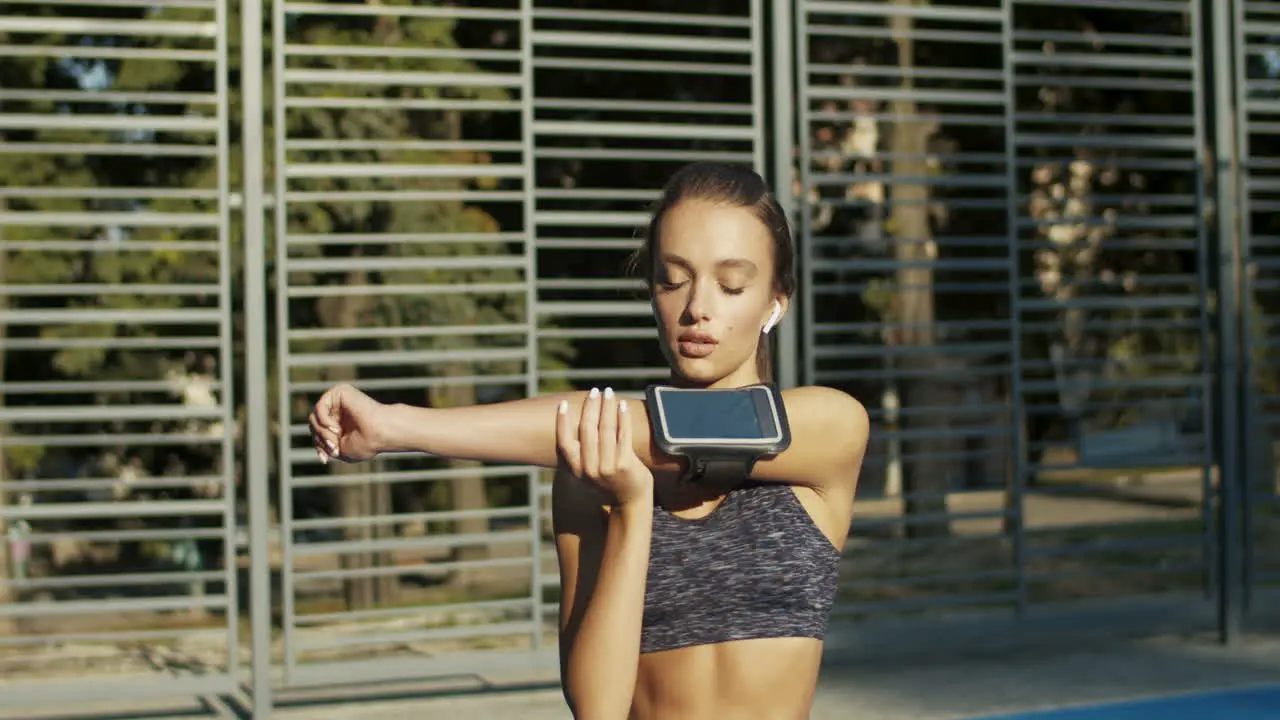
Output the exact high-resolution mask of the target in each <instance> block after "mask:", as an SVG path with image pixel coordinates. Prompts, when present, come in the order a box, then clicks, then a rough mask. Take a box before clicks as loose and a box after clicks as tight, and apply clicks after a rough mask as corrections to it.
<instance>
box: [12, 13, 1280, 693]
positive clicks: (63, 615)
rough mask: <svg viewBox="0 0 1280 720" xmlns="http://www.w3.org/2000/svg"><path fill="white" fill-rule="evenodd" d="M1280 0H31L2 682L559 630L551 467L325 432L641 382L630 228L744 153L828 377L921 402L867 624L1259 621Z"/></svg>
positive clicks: (392, 649) (468, 654)
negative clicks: (356, 390) (327, 437)
mask: <svg viewBox="0 0 1280 720" xmlns="http://www.w3.org/2000/svg"><path fill="white" fill-rule="evenodd" d="M633 5H634V7H632V6H633ZM1278 19H1280V3H1272V2H1243V1H1239V2H1232V3H1222V2H1218V3H1217V4H1215V3H1213V2H1210V1H1209V0H1205V2H1200V1H1199V0H1088V1H1087V2H1085V1H1084V0H985V1H981V2H973V1H972V0H971V1H969V2H964V3H960V2H940V1H937V0H935V1H934V2H930V3H915V2H894V1H883V2H855V1H825V0H823V1H805V0H797V1H796V2H792V3H782V2H777V3H774V2H765V1H764V0H752V2H750V3H747V4H742V3H729V2H719V1H718V0H702V1H701V2H693V3H679V4H677V3H654V2H647V3H639V2H637V3H626V2H613V3H608V4H605V3H585V2H573V3H569V2H560V3H554V4H553V3H549V2H542V1H541V0H539V1H536V2H535V1H534V0H507V1H505V2H496V1H495V2H485V3H462V4H459V5H456V6H438V5H423V4H420V3H414V2H382V3H378V4H364V3H324V2H290V1H286V0H275V1H274V2H271V1H270V0H243V2H240V3H232V2H231V1H230V0H165V1H162V0H110V2H104V0H40V2H34V0H31V1H28V0H7V1H6V2H3V3H0V177H3V178H4V180H3V186H0V298H3V299H4V304H3V305H0V326H3V329H4V332H5V345H4V354H3V358H4V359H3V363H4V365H3V374H2V375H0V397H2V398H3V403H2V404H0V448H2V449H3V451H4V452H5V455H4V458H3V462H0V473H4V474H3V475H2V476H0V519H2V520H3V521H4V527H5V530H6V538H7V541H8V542H7V544H6V552H7V554H6V555H4V560H5V562H4V563H3V567H4V569H5V572H4V573H0V588H2V589H3V591H2V592H0V628H3V630H4V632H0V668H3V669H4V672H3V673H2V674H5V675H12V677H14V678H16V681H15V682H12V683H6V684H5V685H4V686H3V690H2V691H0V705H27V704H34V703H37V702H45V701H47V699H48V698H50V697H62V696H65V697H75V698H76V699H77V702H80V703H83V702H86V701H89V700H91V699H93V698H137V697H139V696H145V695H158V696H175V697H177V696H205V695H221V694H229V693H232V692H234V690H235V688H236V687H237V685H238V684H239V683H240V682H241V681H242V679H243V677H242V675H243V673H242V670H244V669H245V668H246V667H247V666H248V665H249V664H250V662H251V663H252V666H253V674H252V678H251V683H250V684H251V686H252V687H253V688H254V693H255V696H256V699H257V700H260V701H261V702H259V703H258V705H259V707H258V708H257V710H256V712H255V714H256V716H258V717H266V715H267V713H269V711H270V706H271V701H270V690H271V689H272V688H299V687H306V686H317V685H332V684H335V683H359V682H365V681H381V680H390V679H406V678H419V677H426V676H432V675H440V674H451V675H457V674H460V673H467V672H482V671H491V670H493V669H494V668H498V667H504V666H505V667H525V666H528V665H530V664H535V665H537V664H546V665H548V666H550V665H553V664H554V659H555V650H554V648H555V640H554V639H555V615H556V609H557V605H556V599H557V597H558V582H557V578H556V569H555V562H554V552H553V548H552V545H551V539H550V536H549V531H548V529H549V514H548V512H547V507H548V506H547V498H548V490H549V484H548V482H547V480H548V479H547V478H546V477H544V474H543V473H542V472H540V471H537V470H535V469H531V468H511V467H483V466H477V465H475V464H470V463H457V462H448V461H444V460H441V459H437V458H423V457H403V456H391V457H387V458H382V459H379V461H378V462H376V463H371V464H369V465H367V466H341V465H340V466H337V467H335V466H332V465H328V466H322V465H321V464H320V463H319V462H318V459H317V458H316V456H315V454H314V453H313V452H312V451H311V450H310V444H309V442H308V441H307V438H306V430H305V425H304V419H305V417H306V412H307V409H308V407H309V405H310V404H311V403H312V402H313V401H314V399H315V397H316V396H317V395H318V394H319V393H320V392H321V391H322V390H323V389H324V388H325V387H328V386H329V385H331V384H332V383H334V382H336V381H339V380H353V381H356V382H358V383H359V384H360V385H361V386H362V387H363V388H365V389H367V390H369V391H370V392H371V393H373V394H375V395H377V396H378V397H380V398H382V399H386V400H390V401H395V400H404V401H410V402H418V403H422V402H430V403H431V404H433V405H456V404H469V403H476V402H493V401H499V400H504V399H510V398H517V397H525V396H529V395H533V394H537V393H540V392H549V391H556V390H560V389H565V388H571V387H579V388H581V387H589V386H592V385H602V384H609V385H612V386H614V387H615V388H619V389H620V390H622V391H624V392H636V391H638V390H640V389H641V388H642V387H643V385H644V383H646V382H649V381H651V380H653V379H655V378H657V377H660V376H661V373H662V363H661V356H660V355H659V354H658V353H657V349H656V347H654V344H653V342H652V329H651V325H650V322H651V321H650V315H649V309H648V305H647V303H645V302H644V301H643V300H640V299H639V297H638V295H637V294H633V293H632V292H631V288H634V289H635V290H637V291H638V290H639V289H640V288H639V287H638V286H636V285H634V281H633V280H627V279H624V278H622V277H621V275H620V273H619V270H620V268H621V267H622V266H623V264H624V261H625V259H626V256H627V254H628V253H629V252H630V251H631V250H632V249H634V247H635V246H636V238H637V236H638V232H639V230H640V228H641V227H642V226H643V225H644V224H645V222H646V215H645V208H646V206H647V205H648V203H650V202H651V201H652V200H653V199H654V196H655V193H656V191H657V189H658V188H659V187H660V186H661V183H662V182H663V181H664V180H665V178H666V176H667V175H669V174H670V172H671V171H672V170H674V169H675V168H676V167H678V166H680V165H681V164H683V163H685V162H688V161H692V160H699V159H703V160H705V159H719V160H726V161H732V162H741V163H746V164H750V165H752V166H754V167H756V168H757V169H759V170H760V171H762V172H764V173H766V174H768V175H769V176H770V177H771V179H772V182H773V185H774V187H775V189H776V191H777V193H778V195H779V196H780V198H781V199H782V200H783V201H784V203H785V204H787V205H788V206H789V207H792V208H793V209H794V212H795V219H796V228H797V238H798V248H799V251H800V256H801V263H800V271H801V273H802V276H801V281H800V290H801V296H800V297H798V298H797V299H796V303H795V305H794V308H795V312H793V314H792V317H793V319H792V320H789V321H788V322H787V323H784V326H783V327H782V328H780V333H779V346H778V357H777V362H778V366H779V369H780V376H781V378H782V382H783V383H784V384H785V385H792V384H795V383H817V384H824V385H832V386H836V387H841V388H845V389H847V390H849V391H851V392H853V393H854V394H855V395H856V396H858V397H859V398H861V399H862V400H863V402H864V403H865V404H866V405H867V406H868V408H869V410H870V412H871V415H872V418H873V425H874V427H873V444H872V448H871V452H870V455H869V457H868V460H867V463H866V468H865V470H864V474H863V478H862V480H861V486H860V495H861V498H860V508H859V511H858V513H857V514H856V515H857V519H856V520H855V522H854V526H853V528H852V529H851V537H850V542H849V547H848V551H847V553H846V554H847V557H846V562H845V577H846V579H845V581H844V582H843V583H842V586H841V589H840V598H839V603H838V605H837V611H836V614H837V616H838V621H845V620H872V619H877V618H883V617H887V616H891V615H903V614H908V615H920V614H924V615H929V614H942V613H949V612H956V611H961V610H971V609H976V608H997V609H998V608H1008V609H1011V610H1013V611H1015V612H1016V613H1018V614H1021V613H1023V612H1025V611H1026V610H1027V609H1028V608H1030V607H1032V606H1037V605H1049V604H1052V605H1055V606H1056V605H1060V604H1062V603H1064V602H1068V603H1069V602H1071V601H1077V600H1083V599H1089V598H1101V599H1107V600H1109V601H1112V602H1115V603H1117V606H1118V605H1119V603H1120V602H1122V600H1123V599H1124V598H1129V597H1135V596H1151V595H1167V596H1174V595H1179V594H1182V595H1187V596H1189V597H1191V598H1192V602H1193V603H1200V604H1202V605H1204V606H1205V607H1214V606H1217V607H1219V608H1221V609H1222V622H1223V627H1224V629H1225V630H1226V631H1229V632H1230V633H1234V632H1235V631H1236V630H1238V627H1239V623H1240V622H1241V618H1242V615H1241V612H1240V611H1241V610H1242V609H1244V608H1245V607H1246V606H1247V605H1248V602H1249V598H1250V597H1252V596H1253V595H1252V594H1253V593H1254V592H1255V591H1256V589H1257V588H1259V587H1261V586H1262V585H1264V584H1266V583H1275V581H1276V580H1278V579H1280V575H1278V574H1277V571H1278V570H1280V566H1277V565H1276V564H1275V562H1274V559H1273V558H1276V557H1280V553H1277V552H1274V551H1275V550H1276V549H1278V548H1280V523H1277V521H1276V518H1277V517H1280V505H1278V504H1277V496H1278V495H1277V480H1276V469H1275V466H1276V453H1275V439H1274V438H1275V436H1276V431H1275V428H1276V426H1277V422H1276V417H1277V415H1276V412H1277V409H1278V408H1280V401H1278V400H1277V398H1278V396H1280V387H1277V380H1276V377H1277V374H1276V368H1277V363H1276V341H1275V340H1274V339H1273V338H1274V335H1275V333H1274V329H1275V327H1276V303H1277V299H1278V298H1280V293H1277V285H1276V274H1275V269H1276V268H1277V267H1280V263H1277V260H1276V258H1275V249H1276V248H1278V247H1280V231H1278V230H1277V229H1276V228H1275V227H1273V225H1274V222H1275V221H1274V220H1273V219H1272V216H1273V215H1274V214H1275V213H1274V212H1273V211H1274V210H1275V209H1276V208H1277V188H1278V187H1280V185H1277V180H1276V169H1277V168H1280V164H1277V159H1276V152H1275V150H1276V148H1274V147H1273V145H1274V143H1273V141H1272V140H1271V139H1270V138H1271V136H1272V135H1274V134H1275V133H1274V131H1275V129H1276V127H1275V122H1276V116H1277V115H1280V101H1278V100H1277V95H1276V88H1277V87H1280V86H1278V85H1277V78H1280V50H1276V49H1273V47H1275V46H1274V38H1275V36H1276V35H1277V34H1280V30H1278V28H1280V24H1278V22H1280V20H1278ZM233 80H234V81H235V83H234V84H233ZM37 367H39V368H40V369H39V370H37V369H36V368H37ZM1223 368H1225V369H1228V370H1229V371H1219V369H1223ZM272 439H274V441H275V444H274V445H271V442H272ZM1268 553H1269V555H1268ZM1255 609H1256V608H1255ZM250 610H252V611H253V612H252V613H250V612H249V611H250ZM251 618H252V619H253V621H254V622H252V623H250V622H249V620H250V619H251ZM242 639H247V640H248V641H249V642H247V643H242V642H241V640H242ZM90 667H92V671H91V672H90V671H88V670H87V668H90ZM36 675H39V676H41V677H48V676H53V677H55V678H58V677H61V678H64V679H63V680H57V681H56V682H57V683H60V684H59V685H50V684H49V682H54V681H46V682H34V679H35V676H36Z"/></svg>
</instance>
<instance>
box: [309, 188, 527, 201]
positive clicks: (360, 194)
mask: <svg viewBox="0 0 1280 720" xmlns="http://www.w3.org/2000/svg"><path fill="white" fill-rule="evenodd" d="M524 199H525V196H524V193H523V192H521V191H518V190H511V191H504V190H333V191H329V190H324V191H315V192H307V191H301V190H293V191H290V192H288V193H286V194H285V200H286V201H288V202H293V203H366V202H384V203H390V202H521V201H523V200H524Z"/></svg>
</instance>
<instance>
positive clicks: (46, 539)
mask: <svg viewBox="0 0 1280 720" xmlns="http://www.w3.org/2000/svg"><path fill="white" fill-rule="evenodd" d="M226 535H227V533H226V530H225V529H223V528H190V527H186V528H176V529H172V530H80V531H75V532H73V531H63V532H36V533H32V534H30V535H28V536H27V540H29V541H30V542H31V543H32V544H33V545H39V544H44V545H50V544H53V543H55V542H58V541H62V540H76V541H81V542H129V541H133V542H140V541H146V540H200V539H206V540H219V541H225V540H226Z"/></svg>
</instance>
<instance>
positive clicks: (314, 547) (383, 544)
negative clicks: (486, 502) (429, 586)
mask: <svg viewBox="0 0 1280 720" xmlns="http://www.w3.org/2000/svg"><path fill="white" fill-rule="evenodd" d="M533 540H534V538H533V537H532V536H531V535H530V534H529V531H528V530H497V531H492V532H487V533H473V534H458V535H428V536H422V537H407V538H382V539H377V540H347V541H342V542H324V543H302V544H299V545H297V546H296V547H295V548H294V550H293V556H294V557H295V558H298V557H304V556H308V555H347V554H350V553H367V552H382V551H388V550H433V549H447V548H454V547H459V546H463V545H498V544H508V543H509V544H516V543H523V544H529V543H530V542H532V541H533Z"/></svg>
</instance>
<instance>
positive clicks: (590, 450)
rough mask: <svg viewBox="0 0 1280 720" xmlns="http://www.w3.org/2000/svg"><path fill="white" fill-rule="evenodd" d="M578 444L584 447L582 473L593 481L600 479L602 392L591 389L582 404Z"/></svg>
mask: <svg viewBox="0 0 1280 720" xmlns="http://www.w3.org/2000/svg"><path fill="white" fill-rule="evenodd" d="M578 444H579V445H581V446H582V472H583V474H584V475H585V476H586V477H588V478H591V479H592V480H595V479H598V478H599V477H600V391H599V390H598V389H596V388H591V392H589V393H587V400H586V402H584V403H582V419H581V420H579V421H578Z"/></svg>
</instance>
